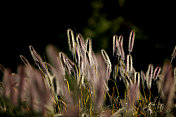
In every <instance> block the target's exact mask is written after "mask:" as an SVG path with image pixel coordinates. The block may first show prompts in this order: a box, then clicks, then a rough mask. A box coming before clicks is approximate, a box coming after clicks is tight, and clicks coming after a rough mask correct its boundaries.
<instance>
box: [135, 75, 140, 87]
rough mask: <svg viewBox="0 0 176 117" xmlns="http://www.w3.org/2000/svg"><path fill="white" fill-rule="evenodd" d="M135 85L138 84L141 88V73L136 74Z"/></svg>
mask: <svg viewBox="0 0 176 117" xmlns="http://www.w3.org/2000/svg"><path fill="white" fill-rule="evenodd" d="M134 84H137V85H138V86H140V73H139V72H135V73H134Z"/></svg>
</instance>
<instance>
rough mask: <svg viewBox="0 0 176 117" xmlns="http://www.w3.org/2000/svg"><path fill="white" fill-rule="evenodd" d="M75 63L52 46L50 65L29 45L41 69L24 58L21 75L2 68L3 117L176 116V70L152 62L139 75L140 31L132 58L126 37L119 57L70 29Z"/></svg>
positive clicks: (118, 43) (117, 43) (117, 41)
mask: <svg viewBox="0 0 176 117" xmlns="http://www.w3.org/2000/svg"><path fill="white" fill-rule="evenodd" d="M67 35H68V44H69V49H70V51H71V53H72V55H73V57H72V58H71V59H70V58H68V57H67V55H65V54H64V53H63V52H58V51H57V49H56V48H55V47H53V46H52V45H48V46H47V48H46V53H47V57H48V60H49V63H48V62H46V60H45V61H43V59H42V57H41V56H40V55H39V54H38V53H37V52H36V50H35V49H34V47H33V46H29V49H30V52H31V55H32V57H33V60H34V63H35V64H36V67H34V66H32V65H31V64H30V63H29V62H28V60H27V59H26V58H25V57H24V56H22V55H20V57H21V60H22V61H23V62H24V65H19V66H18V69H17V73H11V71H10V70H9V69H7V68H4V67H3V66H1V71H2V72H3V80H2V82H0V84H1V85H0V115H2V116H56V117H59V116H74V117H76V116H83V117H87V116H102V117H116V116H124V117H126V116H129V117H131V116H176V115H175V113H176V112H175V111H176V104H175V101H176V95H175V93H176V91H175V89H176V68H174V67H173V66H172V62H173V60H174V58H175V56H176V47H175V49H174V51H173V54H172V55H171V61H169V60H168V61H166V62H165V63H164V65H163V67H160V66H156V67H154V65H152V64H149V66H148V70H147V71H146V72H144V71H142V70H141V71H136V70H135V68H134V67H133V57H132V50H133V46H134V40H135V31H134V30H132V31H131V33H130V36H129V45H128V54H127V55H126V54H125V52H124V48H123V36H117V35H114V36H113V55H112V56H113V57H112V59H111V60H110V57H109V56H108V54H107V52H106V51H105V50H103V49H102V50H101V53H97V54H95V53H94V52H93V50H92V41H91V39H89V38H88V39H86V40H84V39H83V37H82V35H81V34H77V36H75V35H74V33H73V31H72V30H71V29H68V31H67Z"/></svg>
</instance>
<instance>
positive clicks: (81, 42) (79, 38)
mask: <svg viewBox="0 0 176 117" xmlns="http://www.w3.org/2000/svg"><path fill="white" fill-rule="evenodd" d="M76 41H77V44H78V47H79V49H80V51H81V54H82V55H85V52H86V47H85V43H84V39H83V37H82V35H81V34H78V35H77V37H76Z"/></svg>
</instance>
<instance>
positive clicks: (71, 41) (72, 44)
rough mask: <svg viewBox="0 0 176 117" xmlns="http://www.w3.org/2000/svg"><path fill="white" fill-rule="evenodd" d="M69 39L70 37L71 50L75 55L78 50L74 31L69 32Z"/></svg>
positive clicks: (69, 30)
mask: <svg viewBox="0 0 176 117" xmlns="http://www.w3.org/2000/svg"><path fill="white" fill-rule="evenodd" d="M67 37H68V45H69V49H70V51H71V52H72V53H73V54H74V53H75V49H76V42H75V37H74V33H73V31H72V30H71V29H68V30H67Z"/></svg>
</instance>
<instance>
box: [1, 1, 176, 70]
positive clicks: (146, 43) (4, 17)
mask: <svg viewBox="0 0 176 117" xmlns="http://www.w3.org/2000/svg"><path fill="white" fill-rule="evenodd" d="M175 11H176V9H175V6H174V3H173V2H170V1H167V0H165V1H154V0H128V1H127V0H62V1H61V0H58V2H53V3H51V2H34V3H28V2H7V3H1V11H0V12H1V16H0V19H1V21H0V29H1V32H0V64H2V65H3V66H5V67H8V68H11V69H12V70H13V71H15V69H16V67H17V65H18V64H21V63H22V62H21V60H20V57H19V55H21V54H22V55H24V56H25V57H26V58H27V59H28V60H29V61H30V62H32V57H31V56H30V52H29V49H28V46H29V45H33V46H34V48H35V49H36V51H37V52H38V53H40V55H41V56H42V57H43V56H44V55H45V47H46V45H48V44H54V45H55V46H56V47H57V48H58V49H59V50H61V51H63V52H66V53H68V44H67V35H66V31H67V29H68V28H71V29H73V30H74V32H75V33H81V34H82V35H83V36H86V37H87V36H89V37H91V38H92V39H93V49H94V50H95V51H98V50H100V49H101V48H105V49H106V50H107V51H108V54H109V55H111V54H112V52H111V51H112V36H113V34H114V33H115V34H117V35H124V42H125V43H124V44H125V45H124V47H125V49H126V50H125V51H126V52H127V48H126V47H127V45H128V36H129V33H130V30H131V29H133V28H135V29H137V30H136V40H135V44H134V51H133V57H134V66H135V68H136V69H137V70H140V69H144V70H146V68H147V66H148V64H150V63H153V64H154V66H157V65H161V66H162V64H163V62H164V60H165V59H166V58H170V55H171V54H172V51H173V49H174V46H175V45H176V41H175V40H176V39H175V32H176V30H175V24H176V23H175V21H176V20H175V19H176V18H175ZM96 14H98V15H97V16H96ZM119 17H120V18H119ZM90 19H91V20H90ZM94 19H95V20H94ZM99 19H106V21H108V22H109V25H108V26H109V28H107V29H108V30H106V31H105V32H102V33H100V35H101V36H98V34H99V33H97V32H96V28H98V27H99V26H98V24H99ZM114 19H117V24H116V23H111V21H114V22H115V21H116V20H114ZM120 19H123V20H122V22H121V20H120ZM96 20H97V21H96ZM91 21H93V22H95V23H94V24H91ZM119 21H120V23H119ZM92 25H94V26H92ZM100 25H101V24H100ZM117 26H119V27H120V28H114V27H117ZM87 29H91V30H92V31H94V30H95V33H94V34H95V35H91V33H86V30H87ZM111 29H114V30H113V31H111ZM115 29H116V30H115ZM112 33H113V34H112ZM89 34H90V35H89ZM96 34H97V35H96ZM137 35H138V36H137ZM102 38H103V39H102ZM104 38H105V39H106V40H108V41H106V40H104ZM103 40H104V41H103ZM125 40H126V41H125ZM106 42H107V43H106ZM103 45H105V46H103ZM174 62H175V61H174Z"/></svg>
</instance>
